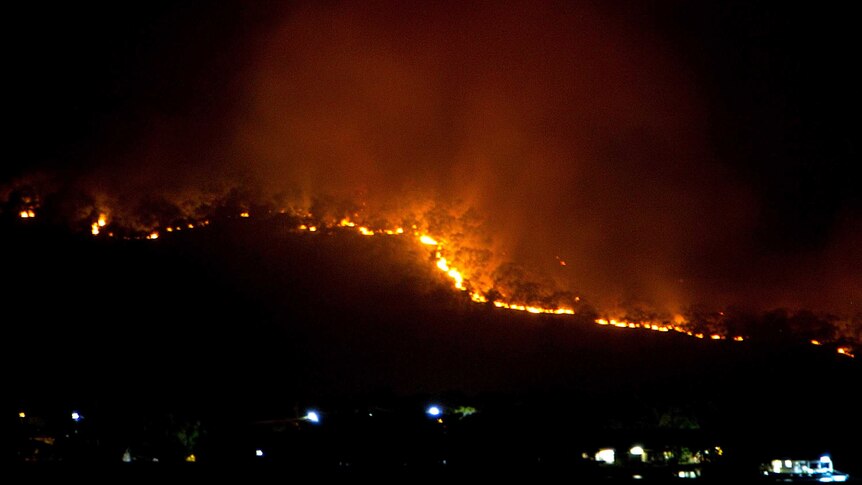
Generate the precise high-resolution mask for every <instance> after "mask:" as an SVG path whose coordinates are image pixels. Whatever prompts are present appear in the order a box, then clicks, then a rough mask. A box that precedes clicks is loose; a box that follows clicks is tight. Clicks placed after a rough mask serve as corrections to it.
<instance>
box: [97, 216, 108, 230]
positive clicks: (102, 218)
mask: <svg viewBox="0 0 862 485" xmlns="http://www.w3.org/2000/svg"><path fill="white" fill-rule="evenodd" d="M107 223H108V216H106V215H105V214H99V220H98V221H96V224H98V225H99V227H105V224H107Z"/></svg>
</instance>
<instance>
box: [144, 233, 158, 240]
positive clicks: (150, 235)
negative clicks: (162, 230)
mask: <svg viewBox="0 0 862 485" xmlns="http://www.w3.org/2000/svg"><path fill="white" fill-rule="evenodd" d="M158 238H159V233H158V232H156V231H153V232H151V233H150V234H149V235H148V236H147V239H158Z"/></svg>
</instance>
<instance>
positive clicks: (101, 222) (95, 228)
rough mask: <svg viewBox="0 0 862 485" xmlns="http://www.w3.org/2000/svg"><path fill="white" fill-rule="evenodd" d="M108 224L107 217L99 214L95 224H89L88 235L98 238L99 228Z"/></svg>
mask: <svg viewBox="0 0 862 485" xmlns="http://www.w3.org/2000/svg"><path fill="white" fill-rule="evenodd" d="M107 224H108V216H107V215H105V214H99V218H98V219H97V220H96V222H94V223H92V224H90V233H91V234H92V235H94V236H98V235H99V232H101V231H100V229H101V228H103V227H105V226H106V225H107Z"/></svg>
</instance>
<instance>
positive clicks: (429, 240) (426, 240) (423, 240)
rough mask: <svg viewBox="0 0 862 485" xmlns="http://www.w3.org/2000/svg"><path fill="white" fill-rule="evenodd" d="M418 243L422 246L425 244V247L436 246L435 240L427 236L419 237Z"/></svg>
mask: <svg viewBox="0 0 862 485" xmlns="http://www.w3.org/2000/svg"><path fill="white" fill-rule="evenodd" d="M419 242H421V243H422V244H425V245H426V246H437V245H438V243H437V240H435V239H434V238H432V237H431V236H427V235H424V234H423V235H422V236H420V237H419Z"/></svg>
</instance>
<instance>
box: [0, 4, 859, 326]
mask: <svg viewBox="0 0 862 485" xmlns="http://www.w3.org/2000/svg"><path fill="white" fill-rule="evenodd" d="M5 17H6V19H7V23H8V24H9V25H8V26H7V28H5V29H4V33H3V35H4V46H5V47H4V49H5V53H4V59H5V66H6V68H5V72H6V73H7V76H6V77H7V88H6V93H7V95H6V97H7V100H6V103H5V105H6V107H7V111H6V113H7V119H8V120H9V121H10V124H11V126H10V127H9V128H7V135H6V139H7V145H6V147H7V154H8V156H7V157H6V160H5V161H4V163H3V164H2V169H0V170H2V172H0V185H2V186H6V187H8V186H11V185H15V184H20V183H34V184H37V183H38V181H40V180H50V181H51V182H50V183H48V185H50V186H52V187H54V188H56V187H57V186H58V185H59V186H63V187H65V188H66V189H68V187H75V188H77V189H79V190H83V191H87V192H89V193H95V194H106V195H105V196H106V197H108V198H113V199H116V200H118V201H119V202H118V204H119V205H126V206H129V207H134V206H135V204H136V203H137V201H139V200H140V199H143V198H146V197H151V196H154V195H159V196H164V197H168V198H177V199H181V198H182V197H184V196H185V194H187V193H190V192H194V191H208V190H213V191H217V190H224V189H225V188H230V187H235V186H242V187H247V188H250V191H251V192H252V193H254V194H258V196H259V197H261V198H265V197H271V196H273V195H278V196H279V197H284V198H287V199H288V200H291V201H300V202H307V201H311V200H316V199H319V198H327V197H329V198H334V199H339V200H351V201H354V202H355V203H356V204H359V205H361V206H362V207H364V208H365V210H367V212H368V213H389V212H393V211H394V212H397V211H398V210H399V209H400V208H403V207H405V206H407V207H410V206H413V205H416V204H423V203H425V201H427V200H433V201H435V202H436V203H438V204H453V205H454V204H461V205H463V206H467V207H471V208H473V209H474V210H475V212H476V214H478V216H479V217H480V218H481V219H482V220H483V221H484V222H483V224H484V225H483V233H482V237H483V238H484V239H483V240H484V241H486V242H488V245H489V248H490V249H493V251H494V253H493V254H494V256H493V258H494V263H502V262H504V261H516V262H518V263H520V264H524V265H525V266H528V267H530V268H535V269H536V270H537V271H540V272H542V273H543V274H545V275H546V276H547V277H548V278H550V279H551V280H553V282H554V284H555V285H557V286H558V287H560V288H562V289H564V290H568V291H572V292H575V293H576V294H579V295H583V296H584V297H585V298H586V299H588V301H590V302H591V303H593V304H594V305H595V306H597V307H599V308H613V307H617V306H621V307H630V306H639V305H643V306H645V307H654V308H659V309H661V310H668V311H676V310H678V309H679V308H681V307H684V306H685V305H691V304H696V303H705V304H709V305H712V306H715V307H726V306H733V305H741V306H750V307H753V308H757V309H769V308H776V307H787V308H791V309H798V308H808V309H813V310H816V311H825V312H834V313H837V314H840V315H842V316H850V315H854V314H858V313H859V312H860V309H859V308H860V307H859V305H860V301H862V254H860V248H862V244H860V241H862V196H860V191H859V188H858V187H859V177H858V175H854V173H853V168H854V167H853V164H854V162H855V161H857V160H858V159H859V154H858V150H859V145H858V133H857V130H856V129H855V126H858V121H857V120H856V117H857V116H856V115H857V113H858V112H859V105H860V103H859V91H858V86H859V85H860V82H859V81H860V80H859V77H858V74H856V73H855V69H854V67H855V66H854V64H853V61H854V59H855V57H857V56H856V55H855V54H856V52H855V51H856V49H855V46H856V45H858V44H859V42H858V38H857V37H858V34H857V33H856V32H857V31H858V29H855V25H854V20H853V19H854V16H853V15H852V12H850V7H849V6H844V5H843V4H839V3H838V2H830V3H826V4H822V3H821V4H817V5H813V4H800V5H789V4H786V3H785V2H734V1H726V2H714V1H707V2H676V1H664V2H594V3H593V2H558V3H557V2H547V3H544V2H543V3H539V4H536V2H523V3H519V2H487V3H484V2H480V3H475V4H469V5H465V4H463V2H435V3H433V4H429V5H422V4H417V3H413V2H407V3H405V2H393V3H387V2H289V3H288V2H284V3H282V2H272V3H270V2H259V3H253V2H231V1H229V2H219V3H218V5H210V4H209V3H204V2H132V3H128V2H122V4H116V3H101V2H97V3H85V4H57V5H41V4H39V5H35V4H34V5H31V4H27V5H17V6H13V7H9V8H8V9H7V12H6V15H5ZM34 181H36V182H34ZM117 212H118V213H120V212H121V211H120V210H119V208H118V209H117ZM560 259H563V260H565V261H566V262H567V265H566V266H565V267H564V268H563V267H561V266H560V265H559V264H558V261H559V260H560Z"/></svg>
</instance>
